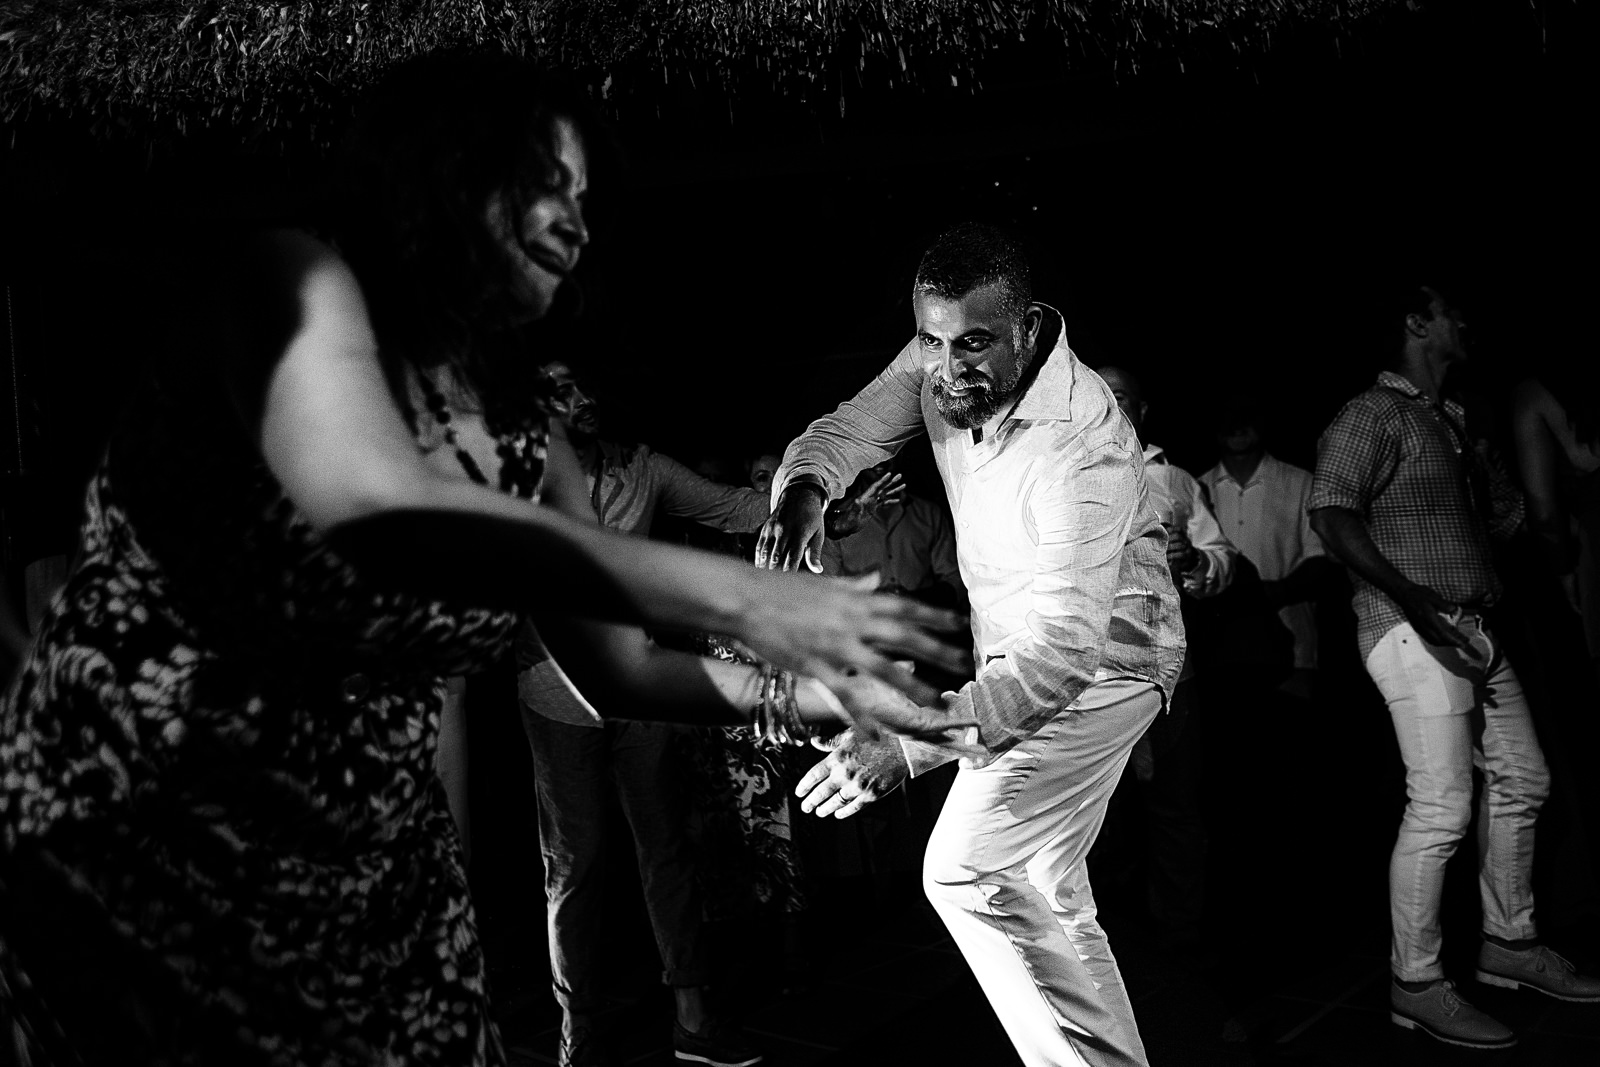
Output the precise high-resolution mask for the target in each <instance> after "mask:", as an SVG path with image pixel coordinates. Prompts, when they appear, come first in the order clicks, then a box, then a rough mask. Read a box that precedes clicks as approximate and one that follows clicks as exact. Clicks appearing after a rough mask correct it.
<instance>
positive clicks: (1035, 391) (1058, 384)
mask: <svg viewBox="0 0 1600 1067" xmlns="http://www.w3.org/2000/svg"><path fill="white" fill-rule="evenodd" d="M1036 303H1037V301H1036ZM1039 306H1040V307H1042V308H1044V309H1045V311H1046V312H1048V313H1049V314H1051V315H1054V316H1055V317H1056V319H1057V321H1060V320H1061V312H1059V311H1057V310H1056V309H1055V308H1053V307H1051V306H1050V305H1048V304H1039ZM1034 358H1035V359H1042V360H1043V362H1042V363H1041V364H1040V365H1039V368H1038V371H1037V373H1035V374H1034V376H1033V381H1032V382H1030V383H1029V384H1028V387H1027V389H1025V390H1024V391H1023V393H1022V395H1021V396H1019V397H1017V398H1015V400H1014V402H1013V403H1012V405H1011V410H1010V412H1009V414H1010V416H1011V417H1014V418H1018V419H1059V420H1062V421H1065V422H1070V421H1072V383H1073V381H1074V380H1075V379H1076V378H1077V373H1078V357H1077V356H1075V355H1073V354H1072V349H1070V348H1068V347H1067V327H1066V323H1065V322H1062V325H1061V330H1060V332H1059V333H1057V334H1056V343H1055V347H1054V348H1052V349H1050V351H1048V352H1045V353H1042V354H1040V355H1036V356H1035V357H1034ZM1002 412H1004V409H1002ZM988 434H989V427H987V426H986V427H984V435H985V436H986V437H987V436H988Z"/></svg>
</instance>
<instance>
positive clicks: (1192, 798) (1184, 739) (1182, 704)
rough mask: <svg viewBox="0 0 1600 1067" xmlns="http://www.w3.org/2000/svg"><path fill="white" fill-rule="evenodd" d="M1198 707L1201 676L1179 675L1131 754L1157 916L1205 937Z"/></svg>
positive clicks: (1181, 931)
mask: <svg viewBox="0 0 1600 1067" xmlns="http://www.w3.org/2000/svg"><path fill="white" fill-rule="evenodd" d="M1198 710H1199V699H1198V690H1197V688H1196V682H1195V680H1194V679H1192V678H1191V679H1189V680H1188V681H1184V682H1179V683H1178V685H1177V688H1175V689H1174V690H1173V692H1172V701H1171V703H1170V705H1169V706H1168V710H1167V711H1166V713H1165V714H1162V715H1158V716H1156V719H1155V721H1154V722H1153V723H1151V724H1150V728H1149V729H1148V730H1146V731H1145V734H1144V736H1143V737H1142V738H1140V739H1139V743H1138V744H1136V745H1135V746H1134V750H1133V755H1132V756H1131V757H1130V758H1129V761H1128V768H1129V771H1130V772H1131V774H1132V775H1133V777H1134V779H1135V781H1137V782H1138V791H1139V795H1140V798H1141V799H1142V801H1143V807H1144V823H1145V869H1146V878H1147V883H1146V884H1147V903H1148V906H1149V909H1150V918H1151V919H1153V920H1154V921H1155V923H1156V925H1157V927H1159V929H1160V930H1161V932H1162V933H1163V934H1164V935H1165V936H1167V937H1168V938H1171V939H1172V940H1174V941H1178V942H1189V941H1196V940H1198V939H1199V937H1200V929H1201V927H1200V916H1201V912H1202V908H1203V906H1204V903H1205V892H1206V847H1207V837H1206V825H1205V819H1204V817H1203V816H1202V814H1201V811H1200V767H1201V745H1200V739H1199V736H1198V726H1199V723H1198V722H1197V721H1196V720H1197V718H1198V716H1197V712H1198Z"/></svg>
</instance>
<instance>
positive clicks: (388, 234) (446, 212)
mask: <svg viewBox="0 0 1600 1067" xmlns="http://www.w3.org/2000/svg"><path fill="white" fill-rule="evenodd" d="M562 119H565V120H568V121H570V122H571V123H572V124H573V125H574V126H575V128H576V129H577V131H578V134H579V138H580V140H581V141H582V142H583V144H584V147H585V151H586V153H588V155H589V156H590V157H591V158H593V157H594V156H595V155H596V148H597V147H599V148H605V149H609V139H608V135H607V134H606V133H605V132H604V129H603V126H602V124H601V123H600V121H599V118H598V115H597V113H596V111H595V109H594V107H593V104H592V103H591V102H590V101H589V99H588V98H587V97H586V96H584V95H583V94H581V93H579V92H577V91H575V90H574V89H572V88H571V87H569V86H568V85H566V84H565V83H563V82H562V81H560V80H559V79H557V78H554V77H551V76H550V75H548V74H546V73H545V72H543V71H541V70H540V69H539V68H538V67H537V66H536V65H534V64H533V63H532V62H530V61H528V60H524V59H519V58H516V57H512V56H508V55H504V54H501V53H484V52H449V53H436V54H432V55H427V56H422V57H419V58H417V59H413V60H409V61H407V62H405V63H402V64H400V65H399V66H397V67H396V68H394V69H393V70H391V71H390V72H389V73H388V74H387V75H385V76H384V77H383V78H382V79H381V80H380V81H379V82H378V83H377V84H376V85H375V86H374V87H373V89H372V90H371V91H370V92H369V93H368V94H367V95H366V96H365V97H364V98H363V100H362V101H361V103H360V104H359V105H358V107H357V110H356V113H355V116H354V119H353V121H352V123H351V127H350V129H349V131H348V133H347V135H346V136H345V138H344V139H343V142H342V144H341V152H340V159H339V166H338V171H337V175H336V178H335V184H334V195H333V197H332V201H331V207H332V213H331V218H329V219H328V221H327V228H328V230H329V233H330V236H331V237H332V238H333V240H334V242H335V244H336V245H337V246H338V248H339V251H340V254H341V255H343V256H344V257H345V259H346V260H347V261H348V262H349V264H350V266H351V268H352V269H353V270H354V271H355V273H356V277H357V278H358V279H360V281H361V285H362V289H363V291H364V293H365V296H366V299H367V304H368V310H369V313H370V315H371V317H372V322H373V327H374V330H375V332H376V334H377V339H378V345H379V353H380V358H381V359H382V362H383V365H384V370H385V373H386V374H387V375H388V377H389V381H390V385H391V387H392V388H394V389H395V390H396V395H397V396H401V397H403V396H404V391H403V390H402V389H401V381H402V377H403V371H404V367H405V366H406V365H407V364H410V365H412V366H414V367H416V368H418V369H419V370H434V369H437V368H438V367H441V366H448V367H449V368H450V370H451V373H452V374H453V376H454V378H455V382H456V384H457V385H458V386H460V387H461V388H462V389H463V390H464V391H465V392H466V393H468V394H469V395H471V396H472V397H475V398H476V400H477V402H478V403H479V404H481V405H482V407H483V410H484V414H485V417H486V419H488V420H489V422H490V424H491V425H492V426H496V427H500V428H506V427H509V426H512V425H516V424H520V423H522V422H524V421H525V420H526V419H527V418H528V417H529V416H530V415H531V414H532V413H533V412H534V411H536V410H537V408H538V406H539V405H541V404H542V403H543V390H542V387H541V382H542V378H541V376H540V375H539V374H538V367H537V364H538V362H539V361H538V360H537V359H535V358H533V357H532V355H531V353H528V352H527V351H525V349H526V342H525V340H524V339H523V338H522V336H521V332H520V330H519V329H518V325H519V319H520V318H521V316H522V314H523V309H522V308H520V307H518V306H517V305H516V303H515V301H514V299H513V297H512V296H511V294H512V293H513V292H514V291H515V290H514V289H513V288H512V286H511V282H512V279H513V271H514V270H515V269H516V268H515V267H514V265H513V264H512V263H511V262H510V261H509V260H508V258H507V256H506V255H505V253H504V251H503V250H502V249H501V248H500V246H499V245H497V244H496V242H495V240H494V239H493V237H492V235H491V232H490V229H489V227H488V225H487V223H486V220H485V208H486V205H487V204H488V201H489V198H490V197H491V196H492V195H493V194H495V193H497V192H499V193H503V194H504V195H505V196H506V198H507V207H508V208H509V209H510V211H511V212H512V215H511V217H513V218H521V217H522V215H523V212H524V211H525V210H526V208H527V207H528V206H529V205H530V204H531V203H532V201H533V200H535V199H537V198H538V197H539V196H541V195H543V194H544V193H546V192H549V191H551V190H553V189H556V188H558V187H559V186H560V184H561V182H562V180H563V177H564V175H563V173H562V170H563V168H562V165H561V163H560V161H559V159H558V158H557V155H556V136H557V135H556V124H557V122H558V121H559V120H562ZM573 284H574V283H573V282H571V281H570V280H569V281H568V282H567V285H566V286H565V287H564V288H570V287H571V286H572V285H573Z"/></svg>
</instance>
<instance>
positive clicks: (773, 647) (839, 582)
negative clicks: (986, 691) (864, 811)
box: [732, 570, 970, 709]
mask: <svg viewBox="0 0 1600 1067" xmlns="http://www.w3.org/2000/svg"><path fill="white" fill-rule="evenodd" d="M746 573H747V574H748V575H749V577H750V579H751V580H752V582H753V583H754V584H756V586H757V588H756V589H755V590H754V591H753V592H754V596H753V598H752V599H751V601H749V602H747V606H746V608H745V609H744V610H743V611H742V612H741V613H740V616H741V617H740V619H739V620H738V624H737V625H736V627H735V629H734V631H733V634H732V636H734V637H736V638H738V639H739V640H741V641H743V642H744V643H745V644H746V645H748V646H749V647H750V649H751V651H753V652H754V653H755V654H756V655H758V656H760V657H761V658H762V659H765V660H767V661H768V662H769V663H772V664H774V665H775V666H778V667H782V668H783V669H784V670H788V671H793V672H794V673H796V674H802V675H810V676H811V677H813V678H816V679H817V680H818V681H820V682H821V683H822V684H823V685H825V686H827V687H828V688H829V689H830V690H832V691H833V692H835V693H842V692H844V691H846V690H847V689H848V688H849V685H850V681H851V678H852V677H853V676H861V675H864V676H866V677H868V678H877V679H879V680H881V681H882V682H885V683H887V684H888V685H889V686H890V687H892V688H894V689H897V690H899V691H900V692H902V693H904V694H905V695H906V696H908V697H910V698H911V699H912V700H913V701H914V702H916V703H917V704H921V705H924V706H927V707H937V706H939V705H940V703H941V700H940V696H939V691H938V690H937V689H934V688H933V687H932V686H929V685H927V684H926V683H924V682H921V681H919V680H917V679H916V678H914V677H912V675H911V672H910V671H907V670H904V669H903V668H901V667H899V666H896V665H895V663H894V661H895V660H904V659H914V660H917V661H919V662H922V663H926V664H928V665H929V666H933V667H939V668H942V669H944V670H946V671H950V672H953V673H956V672H961V671H964V670H966V669H967V668H968V660H969V658H970V654H969V653H968V652H967V651H965V650H964V649H961V648H958V647H956V646H954V645H950V644H946V643H945V642H944V641H942V640H940V639H938V638H936V637H935V636H934V634H936V633H954V632H956V631H959V630H964V629H965V627H966V620H964V619H963V618H962V617H961V616H959V615H957V614H956V613H955V612H952V611H945V610H943V609H940V608H932V607H928V606H927V605H925V604H919V603H917V602H916V601H915V600H908V599H904V598H901V597H895V596H887V595H884V596H880V595H878V594H877V593H875V592H874V589H875V587H876V585H877V576H876V575H870V574H869V575H866V576H864V577H861V578H817V577H814V576H812V575H807V574H783V573H778V572H774V571H764V570H752V571H748V572H746ZM841 699H842V698H841ZM847 709H848V705H847Z"/></svg>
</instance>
